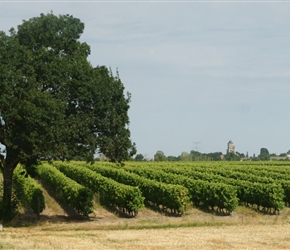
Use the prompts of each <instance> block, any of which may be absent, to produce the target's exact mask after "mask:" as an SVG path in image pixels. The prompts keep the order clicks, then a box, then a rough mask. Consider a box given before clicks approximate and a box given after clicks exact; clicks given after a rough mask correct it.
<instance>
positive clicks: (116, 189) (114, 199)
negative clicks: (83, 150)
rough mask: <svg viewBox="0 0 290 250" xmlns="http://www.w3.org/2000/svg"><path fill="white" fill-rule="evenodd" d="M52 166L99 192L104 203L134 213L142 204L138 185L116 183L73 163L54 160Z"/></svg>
mask: <svg viewBox="0 0 290 250" xmlns="http://www.w3.org/2000/svg"><path fill="white" fill-rule="evenodd" d="M54 166H55V167H56V168H58V169H59V170H60V171H61V172H63V173H64V174H65V175H66V176H68V177H69V178H72V179H74V180H75V181H77V182H78V183H80V184H82V185H84V186H86V187H88V188H89V189H91V190H92V191H93V192H95V193H98V194H100V198H101V199H102V200H103V201H105V202H106V203H109V204H110V205H112V206H115V207H117V208H118V209H122V210H123V211H124V212H127V213H129V214H131V213H133V214H134V215H136V214H137V213H138V211H139V210H140V209H141V208H142V207H143V205H144V197H143V196H142V193H141V191H140V190H139V188H138V187H132V186H128V185H124V184H121V183H118V182H116V181H114V180H112V179H109V178H106V177H104V176H102V175H100V174H97V173H96V172H94V171H92V170H90V169H88V168H85V167H82V166H80V165H77V164H76V165H74V164H73V163H60V162H55V163H54Z"/></svg>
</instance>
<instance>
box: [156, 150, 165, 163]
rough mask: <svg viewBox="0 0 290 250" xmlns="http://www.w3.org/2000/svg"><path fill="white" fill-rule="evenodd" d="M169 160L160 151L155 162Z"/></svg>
mask: <svg viewBox="0 0 290 250" xmlns="http://www.w3.org/2000/svg"><path fill="white" fill-rule="evenodd" d="M166 160H167V158H166V156H165V154H164V153H163V151H161V150H158V151H157V152H156V153H155V155H154V161H166Z"/></svg>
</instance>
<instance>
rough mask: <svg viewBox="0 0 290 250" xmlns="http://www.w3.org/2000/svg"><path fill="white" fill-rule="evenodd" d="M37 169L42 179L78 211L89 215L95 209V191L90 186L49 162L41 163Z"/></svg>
mask: <svg viewBox="0 0 290 250" xmlns="http://www.w3.org/2000/svg"><path fill="white" fill-rule="evenodd" d="M36 170H37V174H38V176H39V178H40V180H41V181H42V182H44V183H45V184H47V186H49V187H50V188H51V189H52V190H53V191H54V193H55V194H56V195H58V196H59V197H61V198H62V199H63V200H65V201H66V203H67V204H69V205H71V206H72V207H73V208H75V209H76V211H78V213H80V214H81V215H83V216H87V215H88V214H89V213H91V212H92V211H93V202H92V200H93V193H92V192H91V191H90V190H89V189H88V188H85V187H84V186H82V185H80V184H78V183H77V182H75V181H73V180H72V179H70V178H68V177H66V176H65V175H64V174H63V173H61V172H60V171H59V170H57V169H56V168H55V167H53V166H52V165H50V164H48V163H44V164H41V165H40V166H38V167H37V169H36Z"/></svg>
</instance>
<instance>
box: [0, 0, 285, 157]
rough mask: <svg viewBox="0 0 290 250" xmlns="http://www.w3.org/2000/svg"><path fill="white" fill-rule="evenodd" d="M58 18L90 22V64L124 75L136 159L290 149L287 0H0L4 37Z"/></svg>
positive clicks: (87, 36)
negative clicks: (28, 23) (36, 20)
mask: <svg viewBox="0 0 290 250" xmlns="http://www.w3.org/2000/svg"><path fill="white" fill-rule="evenodd" d="M50 11H53V12H54V14H56V15H58V14H72V15H73V16H75V17H78V18H80V19H81V20H82V21H83V22H84V23H85V31H84V34H83V36H82V38H81V39H82V40H83V41H85V42H87V43H88V44H89V45H90V46H91V56H90V58H89V60H90V61H91V63H92V65H94V66H97V65H106V66H108V67H111V68H112V70H113V72H115V71H116V69H117V68H118V70H119V74H120V77H121V80H122V82H123V83H124V85H125V87H126V90H127V91H129V92H131V94H132V102H131V108H130V111H129V116H130V121H131V122H130V130H131V138H132V140H133V141H134V142H136V144H137V149H138V153H142V154H144V155H146V156H147V157H153V155H154V154H155V152H156V151H157V150H162V151H163V152H164V153H165V155H175V156H178V155H179V154H180V153H181V152H183V151H186V152H189V151H190V150H192V149H195V148H196V145H198V150H199V151H201V152H216V151H221V152H224V153H225V151H226V145H227V142H228V141H229V140H232V141H233V142H234V143H235V145H236V149H237V151H238V152H241V153H245V154H246V153H247V152H249V154H250V155H252V154H254V153H255V154H259V151H260V148H261V147H266V148H268V149H269V151H270V153H277V154H279V153H284V152H287V151H288V150H289V149H290V133H289V131H290V129H289V128H290V117H289V107H290V98H289V95H290V2H289V1H284V2H282V1H272V2H271V1H268V2H263V1H260V2H259V1H255V2H254V1H252V2H251V1H228V2H226V1H223V2H220V1H203V2H198V1H195V2H190V1H183V2H182V1H175V2H166V1H164V2H160V1H159V2H154V1H151V2H150V3H148V2H147V3H146V1H143V2H136V1H131V2H130V1H123V2H118V1H111V2H106V1H104V2H101V1H95V2H89V1H83V2H81V1H77V2H71V1H68V2H61V3H56V2H39V3H37V1H36V2H28V1H26V2H25V3H24V2H21V1H7V2H2V1H0V21H1V22H0V23H1V28H0V30H4V31H6V32H7V31H8V30H9V28H11V27H16V26H17V25H18V24H21V22H22V20H23V19H25V20H27V19H29V18H31V17H35V16H39V14H40V13H48V12H50ZM195 142H200V143H199V144H195Z"/></svg>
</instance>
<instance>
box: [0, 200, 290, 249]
mask: <svg viewBox="0 0 290 250" xmlns="http://www.w3.org/2000/svg"><path fill="white" fill-rule="evenodd" d="M53 210H54V211H52V210H51V209H48V208H47V209H46V210H45V211H44V213H43V215H42V216H41V219H40V221H37V220H35V218H34V217H31V215H30V214H29V213H28V214H26V215H22V216H21V218H19V219H17V220H15V221H14V222H13V223H11V224H10V225H9V226H7V227H4V229H3V231H2V232H0V249H17V250H18V249H26V250H28V249H29V250H32V249H128V250H131V249H138V250H142V249H152V250H155V249H156V250H157V249H158V250H161V249H290V210H289V209H288V208H287V209H284V210H283V211H282V212H281V214H280V215H264V214H261V213H257V212H255V211H253V210H251V209H249V208H245V207H239V208H238V209H237V210H236V211H235V212H234V213H233V214H232V215H231V216H219V215H214V214H210V213H206V212H203V211H200V210H197V209H194V208H193V209H190V210H189V212H188V213H187V214H186V215H184V216H182V217H168V216H164V215H161V214H160V213H158V212H154V211H152V210H149V209H147V208H144V209H142V210H141V211H140V213H139V215H138V216H137V217H136V218H120V217H119V216H117V215H116V214H114V213H111V212H109V211H107V210H105V209H103V208H102V207H98V208H97V209H96V210H95V214H94V215H92V216H91V218H90V220H79V219H73V218H69V217H68V216H67V214H65V213H64V212H63V211H62V210H61V208H57V207H56V206H54V209H53Z"/></svg>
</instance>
